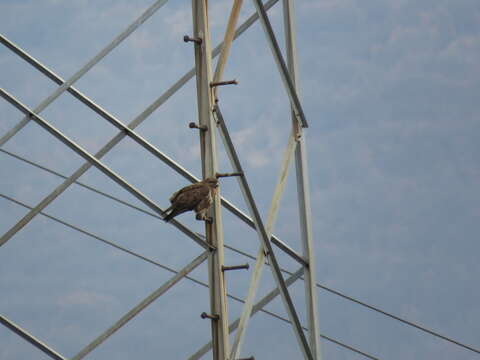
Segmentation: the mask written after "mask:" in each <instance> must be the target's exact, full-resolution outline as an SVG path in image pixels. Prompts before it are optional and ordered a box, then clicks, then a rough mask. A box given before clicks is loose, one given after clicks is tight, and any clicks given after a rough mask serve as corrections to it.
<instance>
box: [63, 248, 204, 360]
mask: <svg viewBox="0 0 480 360" xmlns="http://www.w3.org/2000/svg"><path fill="white" fill-rule="evenodd" d="M208 255H209V252H208V251H205V252H204V253H202V254H201V255H200V256H198V257H196V258H195V259H194V260H192V262H190V263H189V264H188V265H187V266H185V267H184V268H183V269H182V270H180V271H179V272H178V273H177V274H176V275H175V276H173V277H172V278H171V279H170V280H168V281H167V282H166V283H165V284H163V285H162V286H161V287H159V288H158V289H157V290H155V291H154V292H153V293H151V294H150V295H149V296H147V297H146V298H145V299H144V300H142V301H141V302H140V303H139V304H138V305H137V306H135V307H134V308H133V309H131V310H130V311H129V312H127V313H126V314H125V315H124V316H122V317H121V318H120V319H119V320H118V321H117V322H116V323H115V324H113V325H112V326H111V327H110V328H108V329H107V330H106V331H105V332H103V333H102V334H101V335H100V336H98V337H97V338H96V339H95V340H93V341H92V342H91V343H90V344H88V345H87V346H85V347H84V348H83V349H82V350H80V352H79V353H78V354H77V355H75V356H74V357H73V358H72V360H80V359H83V358H84V357H85V356H86V355H87V354H89V353H90V352H92V351H93V350H94V349H95V348H96V347H97V346H98V345H100V344H101V343H103V342H104V341H105V340H106V339H108V338H109V337H110V336H111V335H112V334H114V333H115V332H116V331H117V330H118V329H120V328H121V327H122V326H123V325H125V324H126V323H127V322H129V321H130V320H131V319H133V318H134V317H135V316H136V315H137V314H138V313H140V311H142V310H143V309H145V308H146V307H147V306H148V305H150V304H151V303H152V302H154V301H155V300H156V299H158V298H159V297H160V296H162V295H163V294H165V293H166V292H167V291H168V290H169V289H170V288H171V287H172V286H173V285H175V284H176V283H177V282H179V281H180V280H181V279H183V278H184V277H185V276H186V275H187V274H188V273H190V272H191V271H192V270H194V269H195V268H196V267H197V266H198V265H200V264H201V263H202V262H204V261H205V260H206V259H207V257H208Z"/></svg>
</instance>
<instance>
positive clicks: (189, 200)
mask: <svg viewBox="0 0 480 360" xmlns="http://www.w3.org/2000/svg"><path fill="white" fill-rule="evenodd" d="M217 186H218V180H217V179H216V178H214V177H211V178H206V179H205V180H203V181H200V182H198V183H196V184H193V185H189V186H185V187H184V188H182V189H180V190H178V191H177V192H175V193H174V194H173V195H172V196H171V197H170V203H171V204H172V205H171V206H170V207H169V208H168V209H167V210H165V213H168V212H169V211H170V213H169V214H168V215H166V216H165V217H164V218H163V220H165V221H167V222H168V221H170V220H171V219H173V218H174V217H175V216H177V215H179V214H182V213H184V212H186V211H190V210H194V211H195V213H196V219H197V220H207V211H208V208H209V207H210V204H211V203H212V201H213V191H214V190H215V188H216V187H217Z"/></svg>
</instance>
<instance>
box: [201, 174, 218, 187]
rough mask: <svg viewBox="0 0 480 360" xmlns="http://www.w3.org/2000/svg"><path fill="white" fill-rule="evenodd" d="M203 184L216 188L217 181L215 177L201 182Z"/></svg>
mask: <svg viewBox="0 0 480 360" xmlns="http://www.w3.org/2000/svg"><path fill="white" fill-rule="evenodd" d="M203 182H204V183H205V184H207V185H208V186H210V187H213V188H216V187H218V179H217V178H215V177H209V178H206V179H205V180H203Z"/></svg>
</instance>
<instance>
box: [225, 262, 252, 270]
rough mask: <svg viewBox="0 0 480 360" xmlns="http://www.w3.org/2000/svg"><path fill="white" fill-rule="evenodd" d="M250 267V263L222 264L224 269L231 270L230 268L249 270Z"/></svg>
mask: <svg viewBox="0 0 480 360" xmlns="http://www.w3.org/2000/svg"><path fill="white" fill-rule="evenodd" d="M249 268H250V265H249V264H248V263H247V264H244V265H233V266H224V265H223V266H222V271H229V270H242V269H245V270H248V269H249Z"/></svg>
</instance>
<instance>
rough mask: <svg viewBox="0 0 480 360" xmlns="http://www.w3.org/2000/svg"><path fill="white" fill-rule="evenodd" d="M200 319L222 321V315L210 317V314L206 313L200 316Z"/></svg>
mask: <svg viewBox="0 0 480 360" xmlns="http://www.w3.org/2000/svg"><path fill="white" fill-rule="evenodd" d="M200 317H201V318H202V319H211V320H219V319H220V315H218V314H214V315H210V314H207V313H206V312H202V313H201V314H200Z"/></svg>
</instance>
